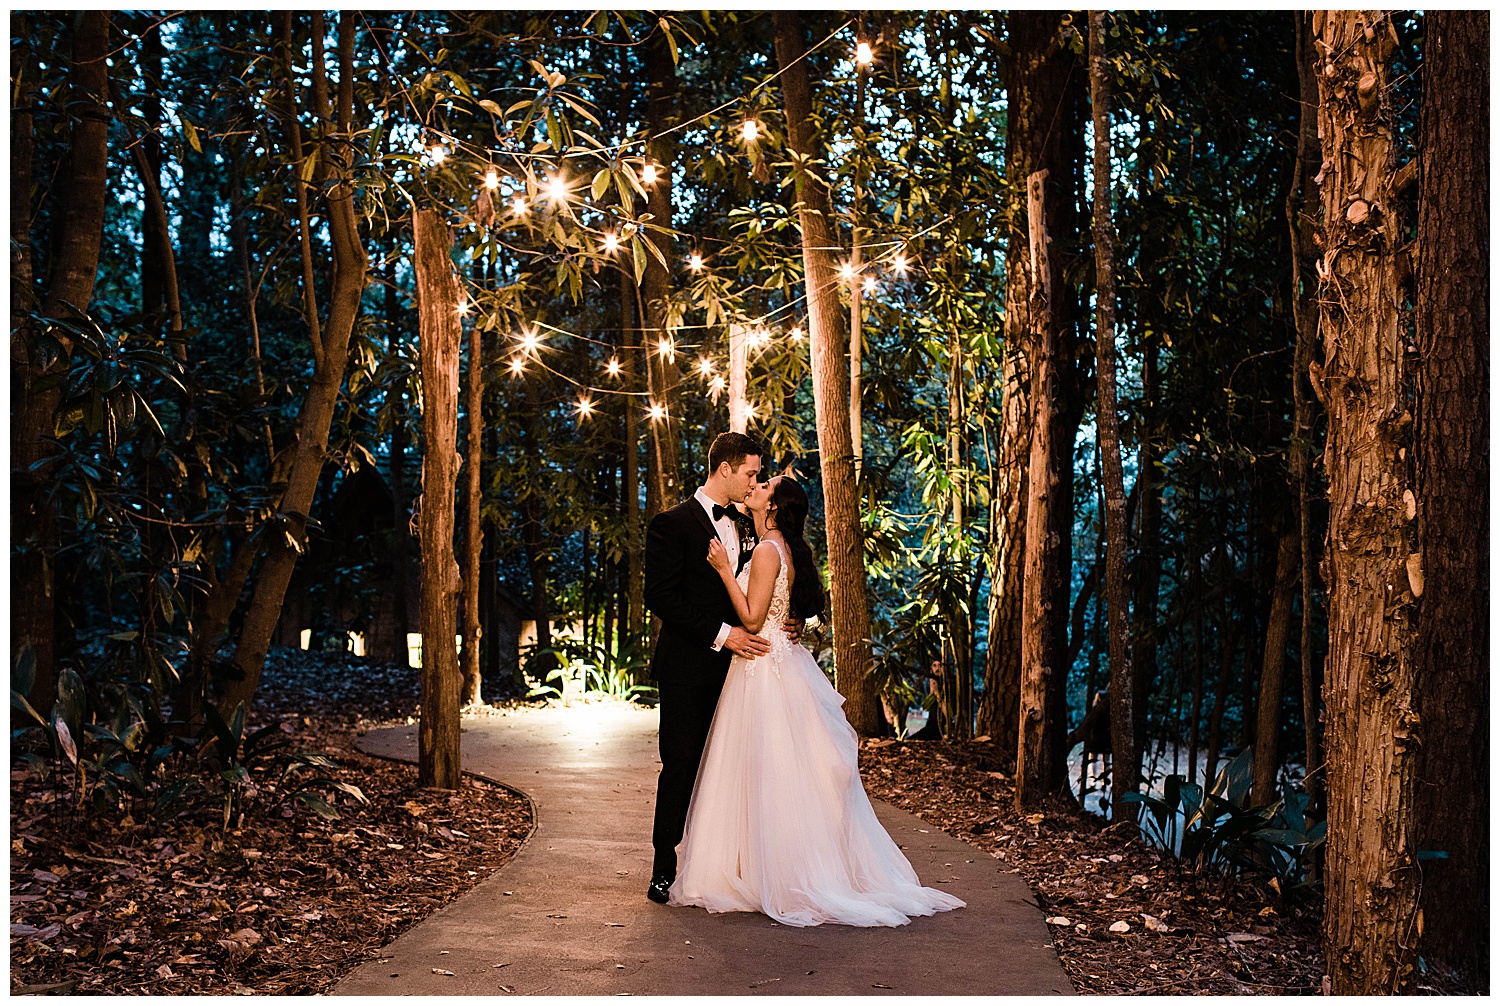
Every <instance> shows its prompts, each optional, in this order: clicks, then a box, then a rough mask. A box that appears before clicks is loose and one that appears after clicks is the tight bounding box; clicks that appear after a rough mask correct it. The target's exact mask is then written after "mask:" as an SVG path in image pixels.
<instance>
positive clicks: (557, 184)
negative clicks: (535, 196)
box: [547, 174, 568, 203]
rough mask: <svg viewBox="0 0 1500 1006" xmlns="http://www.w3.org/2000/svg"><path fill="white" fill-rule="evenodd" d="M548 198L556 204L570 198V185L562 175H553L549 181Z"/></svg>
mask: <svg viewBox="0 0 1500 1006" xmlns="http://www.w3.org/2000/svg"><path fill="white" fill-rule="evenodd" d="M547 198H548V199H550V200H551V201H552V202H554V203H560V202H562V201H563V200H565V199H567V198H568V183H567V181H566V180H565V179H564V178H563V176H562V175H561V174H556V175H553V176H552V177H551V178H550V179H549V180H548V181H547Z"/></svg>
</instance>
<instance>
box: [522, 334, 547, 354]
mask: <svg viewBox="0 0 1500 1006" xmlns="http://www.w3.org/2000/svg"><path fill="white" fill-rule="evenodd" d="M541 344H542V337H541V336H539V335H537V334H536V333H535V332H523V333H521V350H522V352H525V353H529V354H531V355H533V356H534V355H536V350H537V347H538V346H540V345H541Z"/></svg>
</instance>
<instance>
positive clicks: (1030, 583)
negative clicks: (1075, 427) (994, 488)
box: [1016, 169, 1062, 807]
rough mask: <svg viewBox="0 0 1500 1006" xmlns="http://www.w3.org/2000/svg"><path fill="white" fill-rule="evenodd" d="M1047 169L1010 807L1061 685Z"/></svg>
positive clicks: (1031, 776) (1036, 760)
mask: <svg viewBox="0 0 1500 1006" xmlns="http://www.w3.org/2000/svg"><path fill="white" fill-rule="evenodd" d="M1047 175H1048V172H1047V171H1046V170H1045V169H1043V170H1041V171H1035V172H1032V173H1031V174H1030V175H1029V176H1027V178H1026V209H1027V234H1028V237H1029V239H1030V249H1031V281H1032V292H1033V298H1032V301H1031V305H1030V308H1031V319H1032V339H1033V340H1034V345H1035V346H1036V356H1035V359H1034V361H1033V366H1032V375H1033V376H1032V385H1031V408H1032V411H1031V457H1030V459H1029V463H1028V472H1027V480H1026V481H1027V493H1026V544H1025V558H1024V560H1023V563H1024V566H1023V572H1022V580H1021V584H1022V586H1021V709H1020V732H1019V735H1018V744H1017V749H1016V806H1017V807H1023V806H1026V805H1028V804H1033V803H1035V802H1036V801H1037V800H1039V799H1040V798H1041V797H1042V796H1043V795H1045V794H1044V792H1043V790H1044V788H1045V786H1046V785H1047V781H1048V780H1049V779H1050V778H1051V777H1052V774H1053V769H1054V768H1055V766H1052V765H1049V764H1048V760H1049V758H1050V754H1051V749H1052V745H1050V744H1048V743H1047V742H1046V731H1047V729H1048V727H1049V726H1050V724H1048V722H1047V708H1048V705H1049V703H1048V697H1049V696H1048V692H1049V691H1050V690H1051V689H1053V688H1060V687H1062V683H1061V681H1057V680H1054V678H1055V677H1057V676H1056V675H1055V674H1054V670H1053V668H1052V667H1050V666H1048V664H1047V662H1046V661H1047V653H1048V648H1047V642H1048V639H1049V635H1048V633H1049V629H1050V626H1051V620H1050V619H1049V617H1048V614H1047V610H1046V607H1045V604H1046V599H1045V598H1044V597H1043V595H1042V588H1043V572H1044V570H1046V568H1047V565H1048V558H1049V557H1048V552H1049V551H1051V550H1052V549H1054V548H1056V547H1057V545H1058V543H1056V542H1052V541H1051V540H1050V537H1051V536H1050V535H1049V534H1048V533H1047V531H1048V527H1049V523H1048V516H1047V510H1048V507H1049V506H1050V504H1051V488H1052V478H1051V474H1052V473H1051V464H1050V462H1051V458H1052V410H1053V402H1052V370H1053V359H1052V357H1053V354H1054V352H1055V351H1056V345H1057V339H1056V337H1055V333H1054V332H1053V331H1052V307H1051V305H1052V270H1051V268H1050V263H1049V262H1048V250H1047V220H1046V211H1045V208H1044V202H1043V195H1044V193H1045V187H1046V183H1047Z"/></svg>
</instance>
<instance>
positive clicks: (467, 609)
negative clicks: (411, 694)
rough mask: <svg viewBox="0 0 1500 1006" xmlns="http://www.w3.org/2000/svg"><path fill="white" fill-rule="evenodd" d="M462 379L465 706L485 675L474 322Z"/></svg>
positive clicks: (480, 356) (479, 382)
mask: <svg viewBox="0 0 1500 1006" xmlns="http://www.w3.org/2000/svg"><path fill="white" fill-rule="evenodd" d="M464 376H465V381H464V413H465V414H466V415H467V416H468V421H469V430H468V437H467V441H468V442H467V445H466V446H465V448H464V454H465V455H466V457H465V458H464V565H463V595H464V632H463V636H464V643H463V675H464V683H463V693H462V695H461V696H460V702H459V704H460V705H465V706H468V705H478V704H480V703H481V702H483V701H484V696H483V695H482V694H481V692H482V686H483V683H484V672H483V669H482V668H481V667H480V666H479V649H480V645H479V640H480V633H481V629H480V625H479V555H480V552H481V551H482V550H483V548H484V528H483V525H482V523H481V522H480V519H479V518H480V509H481V505H482V503H483V500H484V493H483V492H482V490H481V489H480V480H479V473H480V469H481V468H482V467H483V462H482V458H483V456H484V439H483V438H484V332H483V331H482V330H481V329H480V326H479V323H478V322H477V321H476V322H475V323H474V324H473V325H471V326H469V369H468V372H467V373H466V374H465V375H464Z"/></svg>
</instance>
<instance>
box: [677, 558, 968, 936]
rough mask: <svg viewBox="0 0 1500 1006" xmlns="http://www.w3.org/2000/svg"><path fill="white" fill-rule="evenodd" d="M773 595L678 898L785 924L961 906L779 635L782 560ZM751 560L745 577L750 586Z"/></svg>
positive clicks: (881, 917)
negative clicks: (906, 833) (883, 810)
mask: <svg viewBox="0 0 1500 1006" xmlns="http://www.w3.org/2000/svg"><path fill="white" fill-rule="evenodd" d="M770 544H772V545H774V546H775V547H776V548H777V550H778V552H781V553H782V554H781V571H780V572H779V573H778V574H777V577H776V586H775V588H774V590H773V591H772V595H771V607H770V611H769V612H768V613H767V615H766V621H765V625H766V626H767V627H770V629H771V631H768V632H765V633H764V635H765V638H767V639H768V640H770V643H771V652H770V653H769V654H767V655H766V656H763V657H760V658H759V659H756V660H746V659H745V658H743V657H738V656H737V657H735V658H734V660H733V662H732V663H731V664H730V665H729V677H728V679H727V680H726V681H725V683H724V691H723V693H722V694H721V696H720V698H719V704H718V708H717V709H716V711H715V713H714V719H713V725H712V727H711V728H710V729H709V734H708V742H707V746H706V748H705V750H704V754H703V761H702V762H701V764H700V765H699V767H698V779H697V782H696V783H695V784H694V786H693V798H692V803H691V804H690V806H689V809H688V818H687V828H686V831H685V832H684V834H683V838H682V844H681V845H680V846H679V847H678V862H679V863H680V864H681V866H680V868H679V871H678V874H677V879H676V881H675V882H674V883H673V884H672V887H671V900H670V902H669V903H670V904H672V905H697V906H701V907H703V908H706V909H708V910H709V911H710V912H764V913H765V914H766V915H769V916H770V917H771V918H773V919H775V920H776V921H777V922H781V923H784V924H786V925H790V926H816V925H821V924H823V923H825V922H832V923H839V924H842V925H847V926H901V925H905V924H906V923H907V922H908V921H910V919H911V917H912V916H917V915H932V914H934V913H936V912H944V911H948V910H950V909H954V908H961V907H963V905H964V902H962V901H960V900H959V899H958V898H955V897H953V896H952V895H951V894H946V893H944V892H942V891H938V890H934V889H933V888H930V887H923V886H922V885H921V883H920V882H919V881H918V880H917V874H916V871H915V870H913V869H912V867H911V864H910V863H909V862H907V859H906V857H905V856H903V855H902V854H901V850H900V849H899V848H898V847H897V846H896V843H895V842H894V841H892V840H891V836H890V835H888V834H887V833H886V830H885V829H884V828H883V827H881V825H880V822H879V821H878V820H876V818H875V810H874V808H873V807H871V806H870V799H869V797H867V796H866V795H865V790H864V786H863V785H862V784H861V783H860V779H859V739H858V736H857V735H856V734H855V732H854V728H853V727H851V726H850V725H849V721H848V720H847V719H845V717H844V710H843V704H844V698H843V696H841V695H840V694H839V693H838V692H837V691H835V690H834V688H833V686H832V685H831V684H829V683H828V679H827V677H825V676H824V674H823V671H822V670H821V669H820V668H819V667H818V664H817V661H815V660H814V659H813V657H812V654H811V653H809V652H808V651H807V650H806V649H805V648H804V647H802V646H800V645H798V644H796V643H793V642H791V641H789V640H788V639H787V638H786V636H785V635H784V634H783V633H782V632H781V630H780V627H781V623H782V622H783V621H784V620H785V618H786V617H787V611H788V608H789V601H790V597H789V595H790V590H789V583H790V577H789V576H788V566H789V562H788V558H787V556H786V554H785V552H784V551H782V549H781V545H780V544H779V543H777V542H775V541H771V542H770ZM749 576H750V567H749V564H748V563H747V564H746V566H745V569H744V571H743V572H742V573H741V574H740V579H739V582H740V587H741V589H746V588H747V584H748V580H749Z"/></svg>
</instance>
